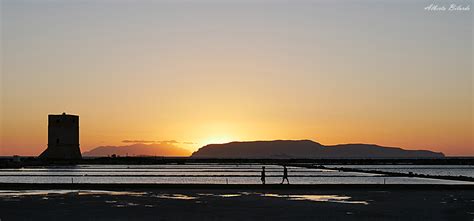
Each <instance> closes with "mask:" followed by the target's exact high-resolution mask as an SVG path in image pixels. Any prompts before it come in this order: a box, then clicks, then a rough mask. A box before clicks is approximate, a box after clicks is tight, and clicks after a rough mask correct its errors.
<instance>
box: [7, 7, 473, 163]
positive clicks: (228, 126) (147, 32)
mask: <svg viewBox="0 0 474 221" xmlns="http://www.w3.org/2000/svg"><path fill="white" fill-rule="evenodd" d="M28 2H29V1H26V2H24V1H2V13H1V15H0V19H1V20H2V29H1V31H2V36H1V37H2V38H1V39H0V41H1V48H0V49H1V52H2V53H1V57H0V59H1V61H0V63H1V65H0V71H1V73H0V74H1V78H0V81H1V83H0V87H1V88H0V103H1V108H0V124H1V125H0V155H6V156H11V155H39V154H40V153H41V152H42V151H43V150H44V149H45V148H46V146H47V115H48V114H58V113H62V112H67V113H71V114H77V115H79V117H80V145H81V150H82V151H83V152H84V151H88V150H91V149H93V148H95V147H98V146H109V145H113V146H118V145H130V143H123V142H122V141H123V140H151V141H164V140H176V141H177V142H176V143H175V144H174V145H176V146H180V147H183V148H186V149H188V150H190V151H196V150H197V149H198V148H200V147H202V146H204V145H206V144H209V143H223V142H230V141H252V140H290V139H291V140H299V139H310V140H314V141H316V142H319V143H321V144H325V145H332V144H341V143H371V144H378V145H382V146H393V147H401V148H405V149H427V150H432V151H437V152H443V153H445V154H446V155H451V156H474V136H473V134H474V130H473V128H474V117H473V113H474V109H473V103H474V93H473V75H472V49H471V48H470V47H469V46H470V45H472V34H471V31H472V28H469V27H472V16H471V14H470V13H444V14H443V16H440V14H438V13H426V12H424V11H423V8H424V7H426V5H423V4H424V3H423V1H421V2H420V1H393V5H392V6H393V7H384V5H383V4H384V3H382V1H380V2H379V1H373V2H372V3H373V4H374V6H373V7H372V6H371V7H365V6H363V7H361V5H360V4H346V3H341V2H339V1H330V0H327V1H326V0H323V1H253V0H249V1H239V0H229V1H202V2H201V1H199V2H198V1H140V3H137V2H135V1H35V3H34V4H32V3H28ZM372 3H371V4H372ZM391 4H392V3H391ZM387 10H389V11H387ZM341 12H344V13H341ZM361 15H363V16H361ZM390 16H392V17H390ZM84 18H87V19H84ZM104 27H106V28H104ZM427 27H428V28H427ZM430 27H431V28H430ZM433 27H436V28H433ZM440 42H449V44H440Z"/></svg>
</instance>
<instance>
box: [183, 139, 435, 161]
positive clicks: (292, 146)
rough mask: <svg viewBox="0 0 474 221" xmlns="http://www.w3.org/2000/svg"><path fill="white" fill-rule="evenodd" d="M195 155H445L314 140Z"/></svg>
mask: <svg viewBox="0 0 474 221" xmlns="http://www.w3.org/2000/svg"><path fill="white" fill-rule="evenodd" d="M191 157H194V158H254V159H255V158H261V159H290V158H303V159H321V158H327V159H345V158H352V159H354V158H356V159H366V158H443V157H444V154H443V153H437V152H432V151H428V150H404V149H401V148H398V147H382V146H378V145H374V144H339V145H332V146H325V145H322V144H320V143H317V142H314V141H311V140H275V141H248V142H231V143H226V144H209V145H206V146H204V147H201V148H200V149H199V150H198V151H196V152H194V153H193V154H192V156H191Z"/></svg>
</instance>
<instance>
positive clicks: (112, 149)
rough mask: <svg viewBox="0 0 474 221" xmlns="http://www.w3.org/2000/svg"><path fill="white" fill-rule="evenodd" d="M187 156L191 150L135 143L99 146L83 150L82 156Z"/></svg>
mask: <svg viewBox="0 0 474 221" xmlns="http://www.w3.org/2000/svg"><path fill="white" fill-rule="evenodd" d="M112 154H115V155H120V156H126V155H128V156H168V157H178V156H189V155H190V154H191V151H188V150H186V149H183V148H180V147H176V146H174V145H170V144H164V143H160V144H143V143H137V144H132V145H126V146H100V147H96V148H94V149H92V150H90V151H87V152H84V153H83V154H82V155H83V156H111V155H112Z"/></svg>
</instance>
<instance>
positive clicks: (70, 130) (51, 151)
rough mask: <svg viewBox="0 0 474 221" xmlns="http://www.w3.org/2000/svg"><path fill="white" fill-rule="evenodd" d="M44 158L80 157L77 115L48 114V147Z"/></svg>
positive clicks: (43, 154) (41, 156) (42, 154)
mask: <svg viewBox="0 0 474 221" xmlns="http://www.w3.org/2000/svg"><path fill="white" fill-rule="evenodd" d="M39 157H40V158H45V159H81V158H82V155H81V149H80V148H79V116H76V115H69V114H66V113H63V114H61V115H52V114H50V115H48V148H47V149H46V150H45V151H44V152H43V153H41V155H40V156H39Z"/></svg>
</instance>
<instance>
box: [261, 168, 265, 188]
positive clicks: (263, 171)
mask: <svg viewBox="0 0 474 221" xmlns="http://www.w3.org/2000/svg"><path fill="white" fill-rule="evenodd" d="M260 180H262V184H265V167H262V176H261V177H260Z"/></svg>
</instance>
